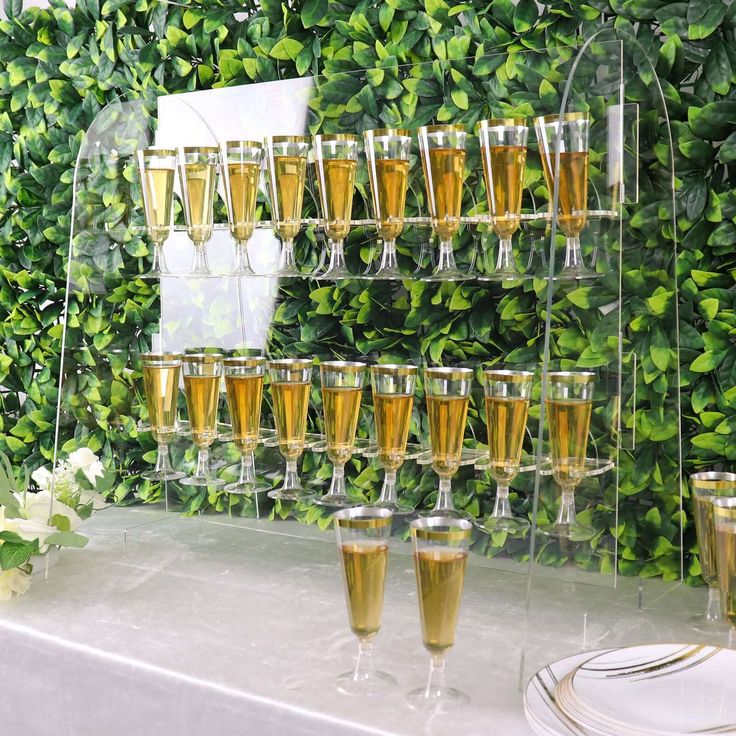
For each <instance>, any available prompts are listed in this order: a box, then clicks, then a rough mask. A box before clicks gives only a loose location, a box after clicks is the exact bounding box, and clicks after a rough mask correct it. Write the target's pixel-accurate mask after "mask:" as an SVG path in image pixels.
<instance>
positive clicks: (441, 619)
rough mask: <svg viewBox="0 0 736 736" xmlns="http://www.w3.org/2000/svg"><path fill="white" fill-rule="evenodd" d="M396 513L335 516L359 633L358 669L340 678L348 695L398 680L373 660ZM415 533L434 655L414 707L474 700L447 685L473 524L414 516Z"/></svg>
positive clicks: (357, 510)
mask: <svg viewBox="0 0 736 736" xmlns="http://www.w3.org/2000/svg"><path fill="white" fill-rule="evenodd" d="M392 517H393V514H392V513H391V511H390V510H389V509H383V508H376V507H370V506H357V507H353V508H349V509H343V510H341V511H338V512H336V513H335V514H334V515H333V518H334V520H335V530H336V533H337V546H338V550H339V553H340V561H341V566H342V571H343V580H344V585H345V599H346V602H347V609H348V619H349V622H350V628H351V629H352V631H353V633H354V634H355V636H356V637H357V638H358V658H357V661H356V664H355V668H354V669H353V670H352V671H350V672H346V673H344V674H342V675H340V676H339V677H338V678H337V686H338V689H339V690H340V691H342V692H344V693H346V694H349V695H367V696H371V695H380V694H382V693H385V692H386V691H388V690H390V689H392V688H393V687H395V686H396V684H397V683H396V680H395V679H394V677H393V676H392V675H390V674H387V673H385V672H380V671H378V670H377V669H376V668H375V665H374V663H373V639H374V637H375V636H376V634H377V633H378V631H379V630H380V627H381V614H382V610H383V592H384V585H385V579H386V568H387V566H388V551H389V541H390V537H391V524H392ZM409 528H410V532H411V538H412V546H413V557H414V571H415V575H416V585H417V598H418V602H419V615H420V619H421V628H422V641H423V644H424V647H425V648H426V649H427V651H428V652H429V654H430V656H431V661H430V672H429V678H428V681H427V685H426V686H425V687H420V688H417V689H416V690H412V691H411V692H410V693H409V694H408V696H407V700H408V702H409V704H410V705H411V706H412V707H414V708H425V707H426V708H432V709H438V708H439V709H443V708H448V707H453V706H457V705H462V704H464V703H467V702H468V700H469V699H468V697H467V695H465V693H463V692H461V691H459V690H456V689H455V688H451V687H448V686H447V684H446V682H445V660H446V657H447V655H448V653H449V651H450V649H451V648H452V646H453V644H454V643H455V631H456V628H457V619H458V613H459V610H460V600H461V597H462V591H463V584H464V580H465V568H466V564H467V557H468V550H469V547H470V539H471V531H472V526H471V524H470V523H469V522H468V521H466V520H464V519H454V518H449V517H442V516H436V517H432V518H428V519H415V520H414V521H412V522H411V525H410V527H409Z"/></svg>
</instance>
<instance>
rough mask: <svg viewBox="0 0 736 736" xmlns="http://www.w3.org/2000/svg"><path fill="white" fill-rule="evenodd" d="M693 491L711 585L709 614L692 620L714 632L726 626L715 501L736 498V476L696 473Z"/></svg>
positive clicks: (702, 562)
mask: <svg viewBox="0 0 736 736" xmlns="http://www.w3.org/2000/svg"><path fill="white" fill-rule="evenodd" d="M690 489H691V491H692V498H693V512H694V516H695V531H696V533H697V536H698V547H699V548H700V569H701V572H702V575H703V580H704V581H705V583H706V585H707V586H708V606H707V608H706V610H705V613H703V614H700V615H698V616H693V617H692V618H691V619H690V621H691V622H692V623H693V624H694V625H695V628H697V629H702V630H704V631H710V630H712V629H718V628H719V627H720V626H721V625H722V623H723V621H722V618H721V597H720V592H719V589H718V568H717V561H716V532H715V526H714V508H713V502H714V501H715V500H716V499H717V498H733V497H736V473H720V472H705V473H693V474H692V475H691V476H690Z"/></svg>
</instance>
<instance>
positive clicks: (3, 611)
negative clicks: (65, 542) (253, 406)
mask: <svg viewBox="0 0 736 736" xmlns="http://www.w3.org/2000/svg"><path fill="white" fill-rule="evenodd" d="M83 531H84V533H85V534H87V535H88V536H89V538H90V543H89V544H88V546H87V547H86V548H85V549H84V550H64V553H63V556H62V557H61V560H60V561H59V563H58V564H57V565H56V566H54V567H52V568H51V569H49V570H48V571H47V575H44V574H43V572H42V573H41V574H35V575H34V580H33V584H32V586H31V590H30V591H29V592H28V593H27V594H26V595H25V596H22V597H20V598H17V599H15V600H13V601H11V602H10V603H6V604H2V606H0V647H1V648H2V651H3V656H2V660H0V661H2V671H3V697H2V698H0V720H1V721H2V722H4V723H7V724H12V725H13V727H14V731H15V732H16V733H23V734H26V735H27V736H46V735H47V734H48V735H49V736H52V735H53V736H87V734H89V735H90V736H92V734H94V736H99V734H103V733H104V734H105V736H116V735H117V734H131V733H135V734H137V736H147V735H148V734H151V735H153V734H156V736H161V735H162V734H163V735H166V734H176V736H189V735H190V734H191V735H192V736H194V735H195V734H196V736H236V734H249V735H251V734H256V735H258V736H260V735H261V734H271V733H273V734H319V735H320V736H330V735H331V734H335V736H346V735H349V734H391V735H398V734H402V735H403V734H406V735H412V736H413V735H414V734H450V733H452V734H455V733H463V734H504V735H511V736H515V735H516V734H519V735H522V736H523V735H525V734H530V733H531V730H530V729H529V727H528V726H527V724H526V721H525V718H524V714H523V707H522V691H523V688H524V686H525V684H526V682H527V681H528V679H529V678H530V677H531V676H532V675H533V674H534V672H535V671H537V670H538V669H539V668H541V667H542V666H544V665H545V664H547V663H549V662H551V661H554V660H556V659H559V658H561V657H564V656H567V655H570V654H573V653H575V652H578V651H582V650H594V649H599V648H606V647H611V646H619V645H623V644H637V643H648V642H666V641H683V642H690V641H693V642H701V641H702V642H709V643H723V642H721V641H720V640H718V639H716V640H715V641H714V640H713V638H708V637H705V636H703V635H698V634H697V633H696V632H695V631H694V630H693V629H692V628H691V627H690V625H689V623H688V618H689V617H690V616H691V615H692V614H693V613H696V612H698V611H701V610H703V608H704V606H705V599H706V593H705V590H704V589H692V588H688V587H687V586H684V585H678V584H665V583H662V582H659V581H638V580H632V579H620V578H619V581H618V588H617V589H613V588H612V579H611V578H603V577H601V576H598V575H592V574H585V575H580V574H578V573H575V574H571V576H569V577H566V574H565V573H564V572H563V573H556V574H544V575H541V576H538V575H534V578H533V585H532V586H531V592H530V594H529V595H527V591H528V582H529V576H528V575H527V574H524V572H523V571H524V570H525V569H526V568H523V567H514V566H509V565H508V564H506V563H502V562H497V563H493V562H490V563H486V562H485V561H480V560H476V561H474V562H473V564H471V565H469V566H468V572H467V578H466V585H465V592H464V596H463V604H462V608H461V614H460V621H459V624H458V633H457V642H456V645H455V647H454V649H453V650H452V652H451V653H450V656H449V660H448V681H449V683H450V684H451V685H454V686H455V687H458V688H460V689H462V690H465V692H467V693H468V695H469V696H470V698H471V704H470V705H469V706H467V707H464V708H461V709H459V710H456V711H454V712H452V713H429V714H427V713H416V712H414V711H412V710H410V709H409V708H408V707H407V705H406V704H405V701H404V698H405V695H406V692H407V691H408V690H410V689H412V688H414V687H417V686H419V685H422V684H423V683H424V681H425V679H426V671H427V667H428V656H427V654H426V652H425V650H424V649H423V647H422V644H421V638H420V632H419V620H418V610H417V603H416V592H415V585H414V572H413V568H412V562H411V556H410V552H409V546H408V545H407V544H404V543H402V542H399V541H394V542H392V553H391V560H390V568H389V574H388V579H387V584H386V596H385V606H384V614H383V627H382V629H381V631H380V633H379V634H378V636H377V637H376V640H375V644H376V647H375V651H376V654H375V656H376V664H377V666H378V667H379V668H380V669H383V670H385V671H388V672H390V673H392V674H393V675H394V676H395V677H396V679H397V680H398V685H397V687H396V688H395V690H394V691H392V692H390V693H389V694H387V695H385V696H381V697H380V698H355V697H350V696H345V695H341V694H339V693H338V692H337V691H336V688H335V682H334V678H335V676H336V675H338V674H340V673H341V672H344V671H346V670H349V669H350V668H351V666H352V664H353V661H354V655H355V653H356V648H357V645H356V640H355V639H354V637H353V636H352V634H351V633H350V630H349V628H348V625H347V616H346V611H345V603H344V597H343V590H342V579H341V575H340V568H339V561H338V557H337V552H336V548H335V544H334V536H333V532H332V531H329V532H319V531H318V530H316V529H315V528H313V527H306V526H303V525H299V524H297V523H296V522H293V521H285V522H269V521H266V520H246V519H242V520H227V519H224V520H223V519H222V517H206V518H204V520H201V519H200V520H198V519H191V518H184V517H181V516H179V515H176V514H173V513H168V514H167V513H165V512H164V511H162V510H158V509H151V508H146V507H133V508H114V507H112V508H109V509H106V510H104V511H102V512H99V513H98V514H96V515H95V517H94V518H93V519H91V520H90V521H88V522H87V523H86V524H85V527H84V528H83ZM124 540H125V544H124ZM504 568H507V569H504Z"/></svg>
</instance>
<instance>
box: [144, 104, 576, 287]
mask: <svg viewBox="0 0 736 736" xmlns="http://www.w3.org/2000/svg"><path fill="white" fill-rule="evenodd" d="M534 124H535V127H536V133H537V138H538V143H539V150H540V155H541V159H542V164H543V171H544V176H545V181H546V185H547V189H548V191H549V195H550V199H551V198H552V193H553V191H554V181H555V173H556V172H557V171H558V162H559V177H558V179H559V181H558V190H559V197H558V204H559V206H558V223H559V229H560V231H561V232H562V233H563V234H564V235H565V236H566V239H567V245H566V252H565V258H564V264H563V266H562V268H561V269H560V275H563V276H564V275H568V276H574V277H579V276H584V275H586V274H588V273H589V272H588V269H587V268H586V266H585V265H584V263H583V259H582V254H581V248H580V233H581V231H582V230H583V228H584V227H585V224H586V218H587V201H588V159H589V152H588V133H589V127H590V119H589V117H588V115H587V114H586V113H568V114H565V115H562V116H558V115H551V116H546V117H538V118H535V121H534ZM477 133H478V137H479V141H480V152H481V159H482V168H483V176H484V179H485V188H486V193H487V203H488V211H489V215H488V217H487V218H485V220H486V221H487V222H488V223H489V224H490V226H491V228H492V229H493V231H494V232H495V233H496V235H497V236H498V238H499V247H498V255H497V260H496V265H495V269H494V271H493V272H492V273H491V275H490V276H491V277H492V278H496V279H497V278H509V279H510V278H518V277H519V276H520V275H521V273H520V271H519V269H518V268H517V266H516V262H515V259H514V254H513V248H512V237H513V235H514V233H515V232H516V231H517V229H518V228H519V225H520V222H521V206H522V192H523V188H524V172H525V165H526V157H527V139H528V134H529V128H528V126H527V122H526V119H524V118H502V119H496V120H494V119H491V120H483V121H481V122H480V123H479V124H478V126H477ZM416 134H417V139H418V143H419V152H420V157H421V162H422V169H423V172H424V183H425V190H426V197H427V204H428V209H429V214H430V224H431V227H432V231H433V233H434V234H435V235H436V236H437V238H438V240H439V253H438V257H437V265H436V268H435V270H434V272H433V275H432V277H431V278H433V279H436V280H456V279H461V278H465V277H466V274H463V273H462V272H461V271H460V270H459V269H458V267H457V266H456V264H455V256H454V252H453V245H452V243H453V238H454V237H455V236H456V235H457V234H458V232H459V230H460V227H461V224H462V222H463V217H462V198H463V183H464V179H465V173H464V172H465V159H466V144H467V139H468V133H467V131H466V130H465V128H464V127H463V126H461V125H429V126H422V127H420V128H419V129H418V130H417V131H416ZM363 142H364V150H365V158H366V162H367V169H368V178H369V181H370V188H371V195H372V204H373V216H374V217H373V224H374V225H375V227H376V229H377V232H378V235H379V236H380V238H381V239H382V241H383V250H382V255H381V263H380V267H379V269H378V271H377V272H376V274H375V275H374V278H385V279H400V278H402V277H403V274H402V272H401V270H400V269H399V265H398V261H397V251H396V240H397V238H398V237H399V235H400V234H401V232H402V229H403V227H404V225H405V221H406V218H405V206H406V195H407V189H408V185H409V166H410V151H411V144H412V136H411V134H410V132H409V131H408V130H402V129H398V128H386V129H378V130H369V131H366V132H365V133H363ZM359 143H360V140H359V138H358V136H357V135H352V134H348V133H335V134H322V135H316V136H314V137H313V138H312V139H310V138H308V137H304V136H270V137H268V138H266V139H265V141H264V142H263V143H261V142H259V141H248V140H241V141H227V142H226V143H223V144H222V145H221V146H220V147H219V148H218V147H216V146H213V147H182V148H180V149H179V150H178V151H177V150H174V149H161V148H149V149H145V150H141V151H139V152H138V167H139V171H140V177H141V185H142V190H143V201H144V213H145V218H146V228H147V232H148V234H149V236H150V238H151V240H152V241H153V243H154V252H155V255H154V263H153V268H152V271H151V273H150V275H153V276H161V275H166V274H167V273H168V270H167V268H166V265H165V261H164V255H163V245H164V243H165V241H166V239H167V238H168V237H169V235H170V233H171V230H172V222H173V220H172V213H173V208H172V201H173V188H174V172H175V170H176V168H177V164H178V170H179V179H180V185H181V191H182V202H183V210H184V217H185V220H186V228H187V233H188V235H189V238H190V239H191V240H192V242H193V244H194V260H193V263H192V267H191V271H190V273H191V274H192V275H196V276H209V275H211V271H210V267H209V264H208V261H207V252H206V243H207V241H209V240H210V238H211V237H212V233H213V229H214V225H213V221H214V215H213V213H214V198H215V189H216V181H217V172H218V169H221V171H222V181H223V184H224V191H225V195H226V196H225V199H226V205H227V211H228V221H229V229H230V234H231V236H232V238H233V240H234V242H235V262H234V266H233V273H234V274H236V275H252V274H253V273H254V272H253V270H252V268H251V265H250V261H249V258H248V250H247V244H248V241H249V240H250V238H251V237H252V235H253V232H254V230H255V227H256V203H257V197H258V189H259V182H260V174H261V169H262V167H263V166H265V169H266V172H267V177H266V179H267V181H268V191H269V196H270V203H271V212H272V217H273V220H272V224H273V227H274V229H275V231H276V233H277V234H278V236H279V237H280V238H281V241H282V251H281V257H280V262H279V266H278V270H277V272H276V274H277V275H280V276H303V275H304V274H303V273H302V271H301V270H300V268H299V267H298V265H297V263H296V261H295V258H294V239H295V237H296V235H297V234H298V233H299V230H300V229H301V227H302V225H303V224H304V220H303V217H302V210H303V199H304V190H305V183H306V180H307V163H308V160H309V158H310V155H311V156H312V157H313V161H314V165H315V173H316V176H315V181H316V188H317V191H318V195H319V201H320V205H321V218H320V224H321V225H322V227H323V228H324V232H325V235H326V237H327V240H328V245H329V263H328V264H327V267H326V270H324V271H320V270H319V268H318V270H317V271H316V272H314V273H312V274H310V275H312V276H314V277H323V278H327V279H340V278H349V277H351V276H352V274H351V272H350V271H349V270H348V268H347V265H346V262H345V251H344V241H345V238H346V237H347V235H348V234H349V232H350V229H351V223H352V220H351V217H352V208H353V193H354V190H355V180H356V170H357V165H358V154H359ZM310 144H311V151H310Z"/></svg>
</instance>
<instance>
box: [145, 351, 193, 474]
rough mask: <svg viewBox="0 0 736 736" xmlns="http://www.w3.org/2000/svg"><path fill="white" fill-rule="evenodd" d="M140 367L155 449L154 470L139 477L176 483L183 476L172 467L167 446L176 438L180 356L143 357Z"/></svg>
mask: <svg viewBox="0 0 736 736" xmlns="http://www.w3.org/2000/svg"><path fill="white" fill-rule="evenodd" d="M141 364H142V366H143V389H144V391H145V394H146V405H147V407H148V417H149V419H150V421H151V434H152V435H153V439H154V440H156V445H157V449H158V456H157V457H156V466H155V467H154V469H153V470H148V471H146V472H145V473H141V477H142V478H145V479H146V480H154V481H165V480H179V479H180V478H183V477H184V473H180V472H179V471H177V470H174V469H173V468H172V467H171V461H170V459H169V442H170V441H171V440H172V439H173V438H174V437H175V436H176V404H177V397H178V395H179V374H180V372H181V353H143V355H141Z"/></svg>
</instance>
